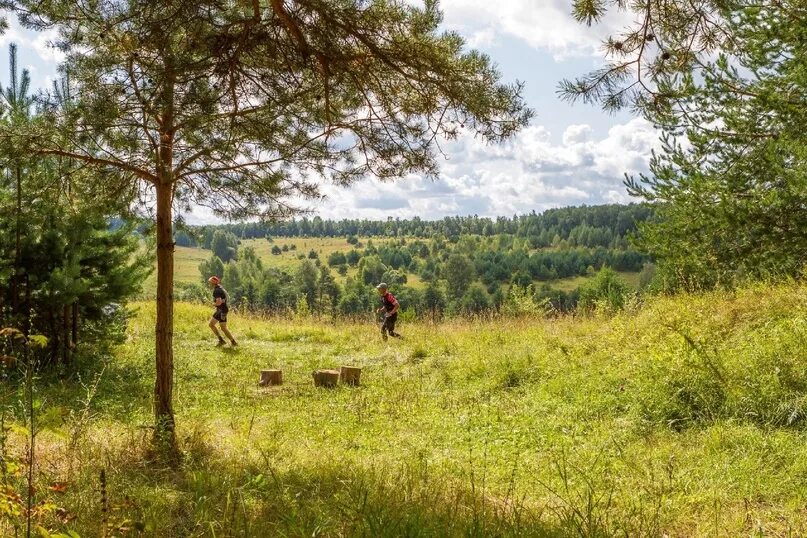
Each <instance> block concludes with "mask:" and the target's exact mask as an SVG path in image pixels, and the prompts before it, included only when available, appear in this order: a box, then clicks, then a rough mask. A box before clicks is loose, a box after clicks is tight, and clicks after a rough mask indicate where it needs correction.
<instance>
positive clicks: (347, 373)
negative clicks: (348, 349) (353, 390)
mask: <svg viewBox="0 0 807 538" xmlns="http://www.w3.org/2000/svg"><path fill="white" fill-rule="evenodd" d="M360 377H361V368H356V367H355V366H342V367H341V368H339V379H340V380H341V381H342V383H344V384H345V385H350V386H353V387H358V386H359V378H360Z"/></svg>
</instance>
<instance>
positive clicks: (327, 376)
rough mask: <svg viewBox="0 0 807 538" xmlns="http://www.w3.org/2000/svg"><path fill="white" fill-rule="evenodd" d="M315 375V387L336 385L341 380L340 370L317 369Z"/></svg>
mask: <svg viewBox="0 0 807 538" xmlns="http://www.w3.org/2000/svg"><path fill="white" fill-rule="evenodd" d="M313 376H314V386H315V387H329V388H330V387H335V386H336V384H337V383H338V382H339V370H317V371H316V372H314V373H313Z"/></svg>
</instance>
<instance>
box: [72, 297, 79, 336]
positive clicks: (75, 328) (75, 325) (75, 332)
mask: <svg viewBox="0 0 807 538" xmlns="http://www.w3.org/2000/svg"><path fill="white" fill-rule="evenodd" d="M71 331H72V333H73V334H72V337H73V338H72V340H73V345H76V344H78V301H76V302H74V303H73V323H72V327H71Z"/></svg>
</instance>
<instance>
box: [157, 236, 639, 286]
mask: <svg viewBox="0 0 807 538" xmlns="http://www.w3.org/2000/svg"><path fill="white" fill-rule="evenodd" d="M359 241H360V242H361V244H362V247H361V248H364V246H366V245H367V242H368V241H372V242H373V244H375V245H381V244H383V243H385V242H388V241H391V239H386V238H377V237H375V238H366V237H365V238H360V239H359ZM275 245H277V246H278V247H280V248H281V249H282V248H283V245H288V246H289V247H291V245H295V246H296V249H295V250H288V251H286V252H281V253H280V254H272V247H273V246H275ZM240 246H241V247H252V248H253V249H254V250H255V253H256V254H257V255H258V257H259V258H260V259H261V260H262V261H263V263H264V265H265V266H266V267H276V268H278V269H282V270H285V271H294V269H295V268H296V267H297V266H298V265H299V263H300V262H301V261H302V260H301V259H300V256H301V255H302V256H303V257H304V258H306V259H307V258H308V254H309V252H310V251H311V250H314V251H315V252H316V253H317V254H318V255H319V258H320V260H321V261H322V263H325V264H327V263H328V256H329V255H330V254H332V253H333V252H337V251H342V252H345V253H347V252H348V251H350V250H351V249H353V248H355V247H354V246H353V245H351V244H349V243H348V242H347V240H346V239H345V238H344V237H275V238H273V241H272V242H270V241H267V240H266V239H244V240H242V241H241V245H240ZM361 248H360V249H358V250H361ZM210 255H211V251H209V250H205V249H202V248H196V247H176V252H175V254H174V279H175V281H176V282H178V283H191V282H199V281H200V279H201V275H200V274H199V264H200V263H201V262H202V261H204V260H207V259H209V258H210ZM333 273H334V277H335V278H336V279H337V281H338V282H339V283H341V284H344V283H345V281H346V280H347V278H348V277H355V276H356V274H357V270H356V269H355V268H354V267H350V268H349V269H348V273H347V275H345V276H344V277H343V276H341V275H339V274H337V273H336V271H334V272H333ZM619 274H620V276H621V277H622V278H624V279H625V280H626V281H627V282H628V284H630V286H631V287H633V288H638V287H639V273H631V272H620V273H619ZM589 278H590V277H588V276H577V277H571V278H561V279H558V280H554V281H551V282H549V284H550V286H551V287H552V288H554V289H558V290H561V291H565V292H570V291H574V290H575V289H577V288H578V287H580V286H581V285H582V284H583V283H584V282H586V280H588V279H589ZM425 285H426V284H425V283H424V282H423V281H422V280H421V279H420V277H419V276H418V275H416V274H413V273H408V274H407V286H411V287H413V288H424V287H425ZM156 286H157V273H156V271H155V272H154V273H152V274H151V276H150V277H149V278H148V279H146V281H145V282H144V285H143V291H144V293H145V294H146V295H150V294H151V293H153V291H151V290H154V289H155V288H156Z"/></svg>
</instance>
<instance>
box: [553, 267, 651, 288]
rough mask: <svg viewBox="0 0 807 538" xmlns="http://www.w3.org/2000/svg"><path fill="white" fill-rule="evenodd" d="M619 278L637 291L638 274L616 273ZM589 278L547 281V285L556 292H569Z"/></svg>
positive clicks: (577, 277)
mask: <svg viewBox="0 0 807 538" xmlns="http://www.w3.org/2000/svg"><path fill="white" fill-rule="evenodd" d="M617 272H618V273H619V276H620V277H621V278H622V279H624V280H625V282H627V283H628V285H629V286H630V287H631V288H633V289H639V273H634V272H630V271H617ZM591 278H592V277H591V276H573V277H569V278H559V279H557V280H551V281H549V285H550V286H551V287H552V288H555V289H556V290H560V291H565V292H570V291H574V290H576V289H577V288H579V287H580V286H582V285H583V284H585V283H586V282H587V281H588V280H589V279H591Z"/></svg>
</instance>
